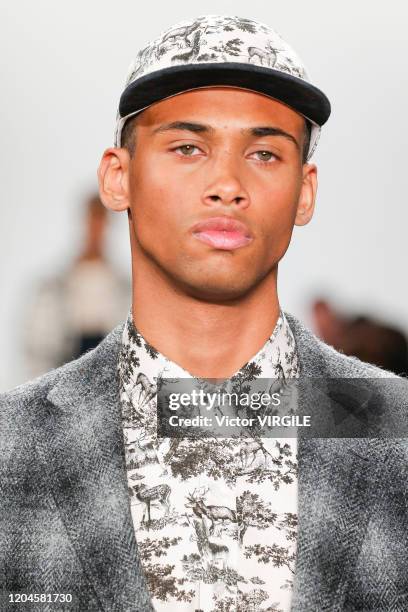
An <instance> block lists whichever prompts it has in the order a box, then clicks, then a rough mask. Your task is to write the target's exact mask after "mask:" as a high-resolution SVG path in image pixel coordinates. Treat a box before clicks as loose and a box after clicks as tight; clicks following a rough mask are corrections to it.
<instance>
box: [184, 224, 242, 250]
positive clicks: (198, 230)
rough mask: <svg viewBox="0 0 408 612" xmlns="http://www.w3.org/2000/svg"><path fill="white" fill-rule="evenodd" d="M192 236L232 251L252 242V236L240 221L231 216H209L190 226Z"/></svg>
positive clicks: (217, 247) (213, 245)
mask: <svg viewBox="0 0 408 612" xmlns="http://www.w3.org/2000/svg"><path fill="white" fill-rule="evenodd" d="M191 231H192V234H193V236H194V238H197V240H200V241H201V242H204V243H205V244H207V245H209V246H211V247H213V248H215V249H221V250H224V251H232V250H235V249H239V248H241V247H244V246H246V245H247V244H249V243H250V242H252V240H253V237H252V235H251V232H250V231H249V229H248V227H247V226H246V225H245V223H242V221H237V220H236V219H232V218H231V217H211V218H210V219H206V220H205V221H201V222H200V223H196V225H194V226H193V227H192V228H191Z"/></svg>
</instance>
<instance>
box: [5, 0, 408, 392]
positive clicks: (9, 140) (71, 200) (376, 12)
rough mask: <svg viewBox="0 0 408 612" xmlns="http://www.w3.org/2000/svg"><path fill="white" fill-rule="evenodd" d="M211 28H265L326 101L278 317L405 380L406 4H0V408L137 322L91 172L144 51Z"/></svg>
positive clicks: (122, 255)
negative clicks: (223, 23)
mask: <svg viewBox="0 0 408 612" xmlns="http://www.w3.org/2000/svg"><path fill="white" fill-rule="evenodd" d="M205 13H221V14H223V13H226V14H235V15H241V16H244V17H250V18H255V19H258V20H260V21H264V22H266V23H268V24H270V25H272V26H273V27H274V28H275V29H276V30H277V31H278V32H279V33H280V34H281V35H282V36H283V37H284V38H285V39H286V40H287V41H288V42H289V43H290V44H292V45H293V47H294V48H295V50H296V51H297V52H298V53H299V55H300V56H301V58H302V59H303V60H304V62H305V64H306V67H307V68H308V70H309V73H310V74H311V76H312V79H313V81H314V82H315V83H316V84H317V85H318V86H320V87H321V89H323V91H324V92H325V93H326V94H327V95H328V97H329V99H330V100H331V102H332V108H333V110H332V116H331V118H330V119H329V122H328V124H327V126H326V127H325V128H324V130H323V133H322V137H321V140H320V144H319V146H318V149H317V152H316V154H315V156H314V158H313V160H312V161H313V162H315V163H317V165H318V168H319V193H318V199H317V207H316V213H315V217H314V219H313V220H312V222H311V224H309V225H308V226H305V227H300V228H295V231H294V235H293V239H292V244H291V246H290V248H289V251H288V253H287V254H286V256H285V258H284V260H283V262H282V263H281V265H280V272H279V295H280V301H281V306H282V308H283V309H284V310H287V311H289V312H292V313H293V314H295V315H296V316H298V317H299V318H300V319H302V320H303V321H304V322H305V323H306V324H307V325H308V326H309V327H311V328H312V329H313V330H314V331H315V332H316V333H318V334H319V335H320V336H321V337H322V338H324V339H325V340H326V341H328V342H329V343H330V344H333V345H334V346H336V347H338V348H340V349H341V350H343V351H344V352H346V353H348V354H357V355H358V356H360V357H361V358H363V359H365V360H368V361H370V360H371V361H373V362H374V363H379V364H380V365H384V364H385V365H384V367H389V368H390V369H394V370H395V371H401V372H403V371H406V370H407V357H406V339H405V336H406V333H407V330H408V309H407V301H408V290H407V280H406V259H407V255H406V242H407V228H408V206H407V203H406V202H405V197H406V164H407V153H406V151H407V141H408V127H407V120H406V113H407V111H406V109H407V107H408V105H407V103H408V83H407V67H406V62H407V57H408V38H407V35H406V24H407V22H408V19H407V17H408V5H407V4H406V3H404V2H401V1H396V0H389V1H388V2H387V3H383V2H372V1H368V0H361V1H360V2H355V1H353V2H351V1H350V0H343V1H342V2H337V3H332V2H327V0H309V2H307V3H305V2H301V1H292V2H290V1H289V2H282V0H280V1H279V2H278V1H275V0H268V1H267V2H266V1H260V0H252V2H251V3H250V4H248V3H247V2H244V1H243V0H234V1H233V2H229V1H227V0H205V1H204V0H198V1H196V2H194V3H191V2H187V1H186V0H173V2H171V3H161V4H160V5H158V4H154V3H148V4H145V3H137V2H135V0H133V1H130V0H116V2H111V1H106V0H87V1H86V2H84V1H83V0H81V1H79V0H70V2H67V1H66V0H60V1H59V2H55V0H54V1H53V0H36V2H31V1H29V0H15V1H14V2H13V3H5V2H3V3H1V7H0V24H1V30H2V34H1V37H0V38H1V42H0V45H1V58H2V62H1V85H2V95H1V97H0V122H1V143H2V146H1V164H0V172H1V177H0V178H1V224H0V249H1V257H0V266H1V270H0V279H1V287H0V291H1V301H0V337H1V344H0V351H1V368H0V391H3V390H6V389H8V388H10V387H13V386H15V385H17V384H20V383H22V382H23V381H25V380H27V379H28V378H30V377H31V376H34V375H37V374H39V373H41V372H42V371H45V370H47V369H49V368H50V367H54V366H56V365H59V363H62V362H64V361H66V360H68V359H71V358H73V357H74V356H76V355H78V354H80V353H81V352H82V351H84V350H87V349H89V348H90V347H92V346H94V345H95V344H96V343H97V342H98V341H99V340H100V338H101V337H103V335H104V334H105V333H106V332H107V331H109V329H111V328H112V327H114V325H116V323H118V322H120V321H122V320H123V319H124V318H125V317H126V314H127V311H128V309H129V307H130V251H129V245H128V230H127V216H126V214H124V213H121V214H118V215H112V214H107V213H104V212H103V209H102V208H101V206H100V204H99V203H98V201H97V197H96V196H95V191H96V168H97V166H98V163H99V160H100V157H101V154H102V152H103V150H104V149H105V148H106V147H108V146H111V144H112V142H113V133H114V124H115V114H116V108H117V104H118V100H119V96H120V93H121V91H122V87H123V82H124V78H125V76H126V74H127V69H128V66H129V64H130V62H131V60H132V59H133V58H134V56H135V54H136V52H137V50H138V49H139V47H140V46H142V45H144V44H145V43H146V42H147V41H148V40H149V39H151V38H152V37H156V36H157V34H158V33H159V32H160V31H161V30H162V29H164V28H166V27H168V26H169V25H171V24H172V23H175V22H176V21H179V20H182V19H185V18H189V17H192V16H197V15H199V14H205Z"/></svg>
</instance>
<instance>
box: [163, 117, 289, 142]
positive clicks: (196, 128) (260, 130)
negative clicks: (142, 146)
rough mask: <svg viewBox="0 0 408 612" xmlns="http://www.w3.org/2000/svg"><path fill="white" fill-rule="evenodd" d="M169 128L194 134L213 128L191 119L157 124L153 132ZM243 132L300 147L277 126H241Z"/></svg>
mask: <svg viewBox="0 0 408 612" xmlns="http://www.w3.org/2000/svg"><path fill="white" fill-rule="evenodd" d="M171 130H184V131H186V132H194V133H195V134H202V133H210V132H214V128H212V127H211V126H209V125H205V124H203V123H195V122H192V121H173V122H172V123H164V124H162V125H159V126H158V127H157V128H156V129H155V130H153V133H154V134H161V133H164V132H169V131H171ZM242 132H243V133H248V134H250V135H251V136H256V137H262V136H282V137H283V138H286V139H287V140H290V141H291V142H293V144H294V145H295V146H296V148H297V149H300V146H299V143H298V141H297V140H296V138H295V137H294V136H292V134H289V132H285V130H282V129H281V128H278V127H273V126H264V127H251V128H243V129H242Z"/></svg>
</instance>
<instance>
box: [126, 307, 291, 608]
mask: <svg viewBox="0 0 408 612" xmlns="http://www.w3.org/2000/svg"><path fill="white" fill-rule="evenodd" d="M118 367H119V376H120V395H121V407H122V416H123V431H124V442H125V456H126V469H127V477H128V488H129V495H130V508H131V514H132V520H133V524H134V529H135V535H136V540H137V543H138V550H139V554H140V558H141V563H142V567H143V570H144V573H145V576H146V580H147V584H148V588H149V592H150V594H151V597H152V604H153V607H154V609H155V610H156V611H157V612H165V611H166V612H168V611H173V610H174V611H177V612H255V611H256V612H287V611H289V610H290V605H291V593H292V587H293V581H294V576H295V561H296V539H297V440H296V438H288V437H286V438H280V439H277V438H276V437H263V438H256V437H255V438H251V439H248V440H242V439H234V438H233V437H231V438H214V437H212V438H208V437H207V438H206V437H203V438H201V439H191V438H161V437H158V436H157V388H158V383H159V381H161V380H162V379H163V378H172V379H180V378H184V379H185V378H193V377H192V376H191V374H189V373H188V372H187V371H186V370H184V369H183V368H181V367H180V366H179V365H177V364H176V363H174V362H172V361H170V360H169V359H167V358H166V357H165V356H164V355H162V354H161V353H159V352H158V351H157V350H156V349H155V348H154V347H152V346H151V345H150V344H149V343H148V342H147V341H146V340H145V339H144V338H143V337H142V336H141V334H140V333H139V332H138V331H137V329H136V328H135V326H134V324H133V321H132V316H131V313H130V314H129V317H128V320H127V322H126V324H125V327H124V332H123V340H122V348H121V352H120V357H119V364H118ZM298 375H299V365H298V357H297V352H296V347H295V340H294V337H293V334H292V331H291V329H290V327H289V324H288V322H287V319H286V318H285V316H284V314H283V312H282V311H281V312H280V315H279V318H278V321H277V323H276V326H275V329H274V330H273V333H272V335H271V336H270V337H269V338H268V340H267V341H266V343H265V344H264V346H263V347H262V348H261V349H260V350H259V351H258V353H257V354H256V355H255V356H254V357H253V358H252V359H251V360H250V361H248V362H247V363H246V364H245V365H244V366H243V367H242V368H241V369H240V370H239V371H238V372H237V373H236V375H234V377H232V378H231V379H229V380H233V379H236V378H237V377H239V378H240V380H241V381H251V380H252V381H253V380H254V379H257V378H262V379H277V378H280V379H282V378H283V379H284V380H287V379H288V378H290V377H296V378H297V377H298Z"/></svg>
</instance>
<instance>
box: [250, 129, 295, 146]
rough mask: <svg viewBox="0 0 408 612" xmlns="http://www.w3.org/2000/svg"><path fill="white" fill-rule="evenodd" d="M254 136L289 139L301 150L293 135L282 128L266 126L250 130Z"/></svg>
mask: <svg viewBox="0 0 408 612" xmlns="http://www.w3.org/2000/svg"><path fill="white" fill-rule="evenodd" d="M244 131H249V132H250V134H251V135H252V136H282V137H283V138H287V139H288V140H290V141H291V142H293V144H294V145H295V146H296V148H297V149H300V146H299V143H298V141H297V140H296V138H295V137H294V136H292V134H289V132H285V130H282V129H281V128H277V127H272V126H266V127H253V128H249V129H248V130H244Z"/></svg>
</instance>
